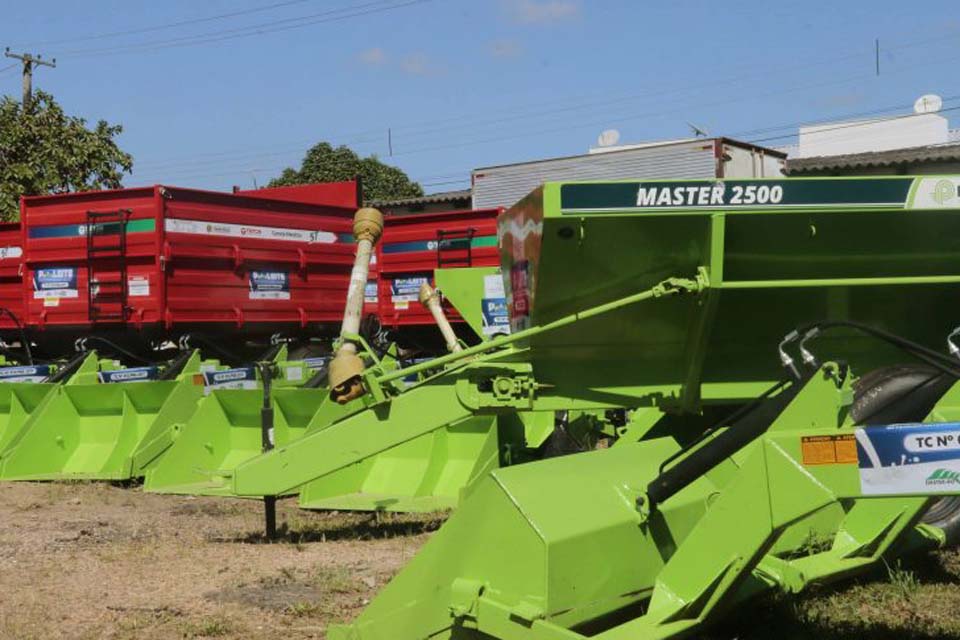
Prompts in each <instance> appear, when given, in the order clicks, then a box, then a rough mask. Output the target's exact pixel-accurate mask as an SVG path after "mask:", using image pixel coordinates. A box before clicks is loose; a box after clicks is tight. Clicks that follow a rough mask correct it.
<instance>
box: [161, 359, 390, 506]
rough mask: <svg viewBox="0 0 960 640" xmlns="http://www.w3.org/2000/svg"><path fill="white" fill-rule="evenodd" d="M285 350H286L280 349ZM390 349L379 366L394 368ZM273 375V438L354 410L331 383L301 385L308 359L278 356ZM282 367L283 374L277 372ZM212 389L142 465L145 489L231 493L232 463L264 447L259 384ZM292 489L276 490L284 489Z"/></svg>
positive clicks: (289, 438)
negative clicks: (332, 395) (333, 396)
mask: <svg viewBox="0 0 960 640" xmlns="http://www.w3.org/2000/svg"><path fill="white" fill-rule="evenodd" d="M282 355H285V354H284V353H282V354H281V356H282ZM393 362H394V360H393V355H390V354H388V355H387V356H385V358H384V359H383V360H382V361H378V362H377V366H378V367H384V366H385V367H387V368H392V367H393V366H394V365H393ZM273 369H274V376H275V377H272V378H271V393H270V404H271V406H272V407H273V420H274V423H273V427H272V440H273V444H274V446H277V447H282V446H284V445H287V444H289V443H291V442H293V441H294V440H297V439H299V438H300V437H301V436H303V435H304V434H306V433H312V432H313V431H316V430H318V429H321V428H323V427H325V426H327V425H329V424H331V423H332V422H335V421H336V420H338V419H340V418H341V417H343V416H344V415H348V414H350V413H351V412H353V411H356V410H357V409H358V408H359V407H362V406H363V405H362V404H361V403H359V402H355V403H351V404H348V405H346V406H343V405H339V404H336V403H335V402H331V401H330V399H329V389H327V388H326V387H322V388H299V387H300V386H302V385H303V384H304V383H306V382H307V381H308V380H309V378H310V377H311V371H310V368H309V365H308V362H307V361H290V362H283V361H281V362H278V363H277V364H276V366H275V367H273ZM278 373H282V375H277V374H278ZM257 375H258V382H257V386H258V388H257V389H220V390H213V391H212V392H211V393H210V394H209V395H208V396H206V397H204V398H203V399H202V400H200V402H199V404H198V407H197V410H196V412H195V413H194V414H193V415H192V416H191V417H190V419H189V420H187V421H185V422H184V424H182V425H178V433H177V437H176V440H175V441H174V442H173V443H172V444H171V446H170V447H169V448H168V449H167V450H165V451H164V452H163V455H162V456H159V457H157V458H156V459H155V461H154V462H153V463H152V464H151V465H150V467H149V469H146V473H145V475H144V490H145V491H148V492H152V493H171V494H184V495H212V496H225V495H233V493H232V489H231V485H230V482H231V476H232V472H233V470H234V468H236V467H237V466H238V465H240V464H242V463H243V462H245V461H247V460H249V459H251V458H255V457H257V456H259V455H260V454H261V453H262V452H263V441H262V428H263V425H262V417H261V408H262V406H263V387H262V381H261V380H259V376H260V375H261V374H260V373H258V374H257ZM291 492H293V491H292V488H291V490H288V491H285V492H282V493H277V494H276V495H287V494H289V493H291Z"/></svg>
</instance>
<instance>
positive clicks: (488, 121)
mask: <svg viewBox="0 0 960 640" xmlns="http://www.w3.org/2000/svg"><path fill="white" fill-rule="evenodd" d="M944 39H946V38H944V37H936V38H926V39H922V40H916V41H910V42H906V43H903V44H900V45H895V46H892V47H886V48H885V50H887V51H894V50H899V49H906V48H910V47H916V46H920V45H924V44H929V43H931V42H937V41H942V40H944ZM865 55H866V53H851V54H845V55H841V56H833V57H832V58H830V59H829V60H827V59H825V60H822V61H815V62H810V63H805V64H802V65H793V66H786V67H783V66H781V67H779V68H777V69H776V70H772V71H762V72H755V73H751V74H744V75H740V76H735V77H733V78H729V77H728V78H720V79H717V80H714V81H710V82H706V83H698V84H697V85H688V86H686V87H679V88H677V89H674V90H670V91H666V92H663V91H661V92H659V93H657V95H655V96H654V95H651V94H650V93H643V94H632V95H626V96H619V97H616V98H607V99H604V100H595V99H594V100H589V101H586V102H580V103H575V104H573V105H569V104H568V105H564V106H561V107H554V108H549V109H542V108H540V109H535V110H533V111H529V107H527V108H526V109H527V110H526V111H523V110H521V111H520V112H517V110H516V109H512V110H506V111H503V113H508V114H512V115H508V116H505V117H497V118H489V117H484V118H468V117H464V116H462V115H461V116H454V117H451V118H441V119H432V120H429V121H422V122H420V123H411V124H406V125H404V124H400V125H398V126H393V127H391V130H392V131H393V132H394V133H395V134H396V135H397V139H398V141H401V142H402V141H403V139H404V133H403V132H404V131H410V132H426V133H430V134H434V135H435V134H436V133H437V132H439V131H443V130H462V129H463V128H464V127H469V129H470V130H471V131H472V130H476V129H477V128H478V127H486V126H501V125H502V124H503V123H505V122H509V121H511V120H518V119H531V118H534V119H537V120H542V119H543V117H544V116H547V115H554V114H557V113H563V112H568V111H572V110H582V109H591V110H592V111H595V110H596V109H597V108H598V107H602V106H607V105H611V104H617V103H622V102H627V101H635V100H643V101H645V102H647V101H649V102H656V103H657V104H662V103H663V101H664V100H663V98H664V96H665V95H671V94H677V93H688V94H689V93H691V92H692V94H693V95H700V94H701V93H702V92H703V90H704V89H705V88H709V87H710V86H714V85H720V86H724V87H727V88H728V87H730V86H731V83H733V82H739V81H741V80H746V79H750V78H754V77H765V76H768V75H771V74H772V73H777V74H780V75H782V74H783V73H785V72H789V71H794V70H798V69H805V68H810V67H822V66H823V65H824V64H825V63H827V62H829V63H836V62H837V61H842V60H847V59H854V58H858V57H863V56H865ZM888 73H891V72H888ZM859 77H860V76H857V77H855V78H854V79H858V78H859ZM864 77H868V76H864ZM869 77H872V76H869ZM789 90H790V91H793V90H796V89H795V88H791V89H789ZM753 97H754V96H753V95H751V96H747V98H750V99H752V98H753ZM747 98H744V99H747ZM677 108H678V105H676V104H674V105H672V106H671V107H670V109H669V110H668V111H666V113H675V112H676V109H677ZM488 113H489V111H486V112H485V115H486V114H488ZM661 113H664V112H659V113H653V114H651V113H644V114H641V115H640V116H637V117H649V116H651V115H659V114H661ZM630 119H635V118H630ZM621 121H623V120H618V121H614V122H621ZM444 122H453V123H460V124H457V125H456V126H454V127H438V126H437V125H438V124H439V123H444ZM605 122H606V121H605ZM585 126H590V127H593V126H596V125H595V124H593V123H591V124H589V125H585ZM385 130H386V127H384V128H382V129H370V130H364V131H360V132H354V133H346V134H342V135H341V136H337V137H336V138H338V139H341V140H342V143H344V144H351V143H353V141H354V140H356V139H357V138H362V140H361V141H362V142H364V143H366V142H367V141H369V139H370V136H371V135H378V136H380V139H381V142H382V136H383V132H384V131H385ZM306 148H309V147H307V146H301V147H299V148H297V149H292V150H290V152H294V151H297V150H299V149H304V150H305V149H306ZM253 153H254V154H256V153H257V152H253ZM281 153H285V152H281ZM230 154H232V155H236V153H235V152H229V153H223V154H218V155H230ZM261 155H262V152H261ZM191 158H193V156H192V157H191ZM189 161H190V160H187V162H189ZM169 162H174V161H168V162H167V164H169ZM156 164H157V163H150V162H147V163H144V166H151V165H156ZM160 164H163V161H161V162H160Z"/></svg>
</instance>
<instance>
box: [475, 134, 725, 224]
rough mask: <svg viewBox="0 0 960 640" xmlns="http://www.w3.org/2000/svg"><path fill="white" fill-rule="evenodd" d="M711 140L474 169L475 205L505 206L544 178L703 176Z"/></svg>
mask: <svg viewBox="0 0 960 640" xmlns="http://www.w3.org/2000/svg"><path fill="white" fill-rule="evenodd" d="M713 145H714V143H713V140H702V139H701V140H697V141H689V142H682V143H674V144H667V145H657V146H650V147H642V148H638V149H627V150H624V151H611V152H610V153H597V154H592V155H588V154H583V155H579V156H567V157H563V158H550V159H547V160H538V161H535V162H528V163H519V164H510V165H500V166H497V167H484V168H482V169H474V171H473V206H474V208H476V209H487V208H494V207H510V206H513V204H514V203H516V202H517V201H519V200H520V199H521V198H522V197H523V196H525V195H527V194H528V193H530V192H531V191H533V190H534V189H536V188H537V187H539V186H540V185H541V184H543V183H544V182H551V181H562V180H615V179H618V178H632V177H637V176H641V177H644V178H704V177H708V176H714V175H716V167H717V162H716V158H715V157H714V151H713Z"/></svg>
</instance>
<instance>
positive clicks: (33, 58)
mask: <svg viewBox="0 0 960 640" xmlns="http://www.w3.org/2000/svg"><path fill="white" fill-rule="evenodd" d="M3 55H5V56H6V57H8V58H15V59H17V60H19V61H20V62H22V63H23V110H24V112H26V110H27V109H28V108H29V107H30V100H31V99H32V98H33V68H34V67H35V66H47V67H56V66H57V59H56V58H54V59H52V60H49V61H47V60H44V59H43V56H41V55H39V54H38V55H32V54H29V53H10V47H7V48H6V49H5V50H4V52H3Z"/></svg>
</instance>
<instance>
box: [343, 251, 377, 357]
mask: <svg viewBox="0 0 960 640" xmlns="http://www.w3.org/2000/svg"><path fill="white" fill-rule="evenodd" d="M372 253H373V242H372V241H371V240H368V239H366V238H364V239H361V240H360V241H359V242H357V256H356V258H355V260H354V263H353V271H351V272H350V287H349V289H347V304H346V307H345V308H344V310H343V324H342V325H341V326H340V335H341V336H346V335H352V334H356V333H358V332H359V331H360V318H361V316H362V315H363V299H364V289H365V288H366V286H367V278H368V276H369V274H370V256H371V255H372ZM344 350H347V351H349V352H350V353H356V352H357V345H356V344H354V343H353V342H351V341H348V340H344V341H343V344H341V345H340V351H344ZM338 353H339V352H338Z"/></svg>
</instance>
